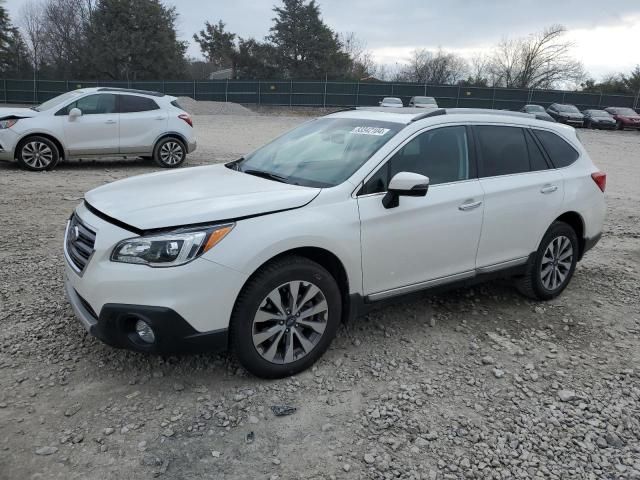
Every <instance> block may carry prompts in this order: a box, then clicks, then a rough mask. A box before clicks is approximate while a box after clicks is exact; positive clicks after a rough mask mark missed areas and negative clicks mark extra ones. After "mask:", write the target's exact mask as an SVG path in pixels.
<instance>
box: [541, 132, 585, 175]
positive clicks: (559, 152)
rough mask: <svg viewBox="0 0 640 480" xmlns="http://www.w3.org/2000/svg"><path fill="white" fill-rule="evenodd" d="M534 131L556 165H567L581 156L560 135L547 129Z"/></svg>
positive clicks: (558, 166) (557, 166)
mask: <svg viewBox="0 0 640 480" xmlns="http://www.w3.org/2000/svg"><path fill="white" fill-rule="evenodd" d="M533 132H534V133H535V135H536V137H538V140H540V143H542V146H543V147H544V149H545V151H546V152H547V155H548V156H549V158H550V159H551V163H553V166H554V167H556V168H562V167H567V166H569V165H571V164H572V163H573V162H575V161H576V160H577V159H578V157H579V156H580V154H579V153H578V152H577V151H576V149H575V148H573V147H572V146H571V145H569V143H567V142H566V141H565V140H563V139H562V138H560V136H559V135H556V134H555V133H552V132H548V131H546V130H533Z"/></svg>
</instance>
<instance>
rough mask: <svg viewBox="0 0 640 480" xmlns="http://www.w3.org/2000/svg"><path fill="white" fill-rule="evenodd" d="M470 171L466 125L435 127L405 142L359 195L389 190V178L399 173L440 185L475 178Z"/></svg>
mask: <svg viewBox="0 0 640 480" xmlns="http://www.w3.org/2000/svg"><path fill="white" fill-rule="evenodd" d="M471 170H472V168H471V162H470V161H469V149H468V143H467V130H466V128H465V127H463V126H459V127H443V128H436V129H434V130H429V131H427V132H425V133H422V134H420V135H418V136H417V137H415V138H414V139H413V140H411V141H410V142H408V143H407V144H405V145H404V146H403V147H402V148H401V149H400V150H399V151H398V152H397V153H396V154H395V155H394V156H393V157H391V159H390V160H389V161H388V162H387V164H386V165H384V166H383V167H382V168H381V169H379V170H378V171H377V172H376V173H375V174H374V176H373V177H371V178H370V179H369V180H368V181H367V183H366V184H365V186H364V188H363V189H362V190H361V192H360V194H367V193H378V192H384V191H386V189H387V184H388V182H389V180H390V179H391V178H393V176H394V175H395V174H396V173H399V172H413V173H419V174H421V175H425V176H427V177H429V184H430V185H437V184H439V183H449V182H457V181H460V180H467V179H469V178H472V177H473V176H474V173H473V172H472V171H471Z"/></svg>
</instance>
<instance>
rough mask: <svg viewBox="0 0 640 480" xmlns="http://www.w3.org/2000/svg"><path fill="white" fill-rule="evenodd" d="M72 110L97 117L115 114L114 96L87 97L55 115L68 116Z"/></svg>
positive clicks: (107, 94)
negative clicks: (76, 109) (77, 109)
mask: <svg viewBox="0 0 640 480" xmlns="http://www.w3.org/2000/svg"><path fill="white" fill-rule="evenodd" d="M72 108H79V109H80V110H82V114H83V115H98V114H104V113H116V96H115V95H112V94H110V93H98V94H96V95H87V96H86V97H82V98H81V99H79V100H76V101H75V102H73V103H71V104H69V105H67V106H66V107H64V108H63V109H62V110H60V111H58V112H57V113H56V115H69V111H70V110H71V109H72Z"/></svg>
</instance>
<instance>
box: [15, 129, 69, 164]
mask: <svg viewBox="0 0 640 480" xmlns="http://www.w3.org/2000/svg"><path fill="white" fill-rule="evenodd" d="M16 159H17V160H18V165H20V167H22V168H24V169H26V170H31V171H33V172H42V171H44V170H51V169H52V168H54V167H55V166H56V165H57V164H58V162H59V161H60V150H59V149H58V147H57V146H56V144H55V143H54V142H52V141H51V140H49V139H48V138H46V137H40V136H37V135H35V136H33V137H27V138H25V139H24V140H22V141H21V142H20V144H19V145H18V148H17V149H16Z"/></svg>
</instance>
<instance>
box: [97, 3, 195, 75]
mask: <svg viewBox="0 0 640 480" xmlns="http://www.w3.org/2000/svg"><path fill="white" fill-rule="evenodd" d="M177 18H178V14H177V13H176V10H175V8H174V7H171V8H169V7H165V6H164V5H163V4H162V3H161V2H160V1H159V0H100V1H99V3H98V4H97V6H96V8H95V10H94V11H93V14H92V21H91V24H90V25H89V29H88V32H87V39H88V41H87V49H88V53H89V56H88V57H89V61H90V63H89V66H90V67H91V70H89V71H88V74H89V75H91V77H93V78H104V77H107V78H111V79H114V80H151V79H153V80H155V79H158V78H167V79H171V78H179V77H181V76H183V75H184V71H185V70H186V61H185V51H186V44H185V43H184V42H180V41H178V40H177V34H176V20H177Z"/></svg>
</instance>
